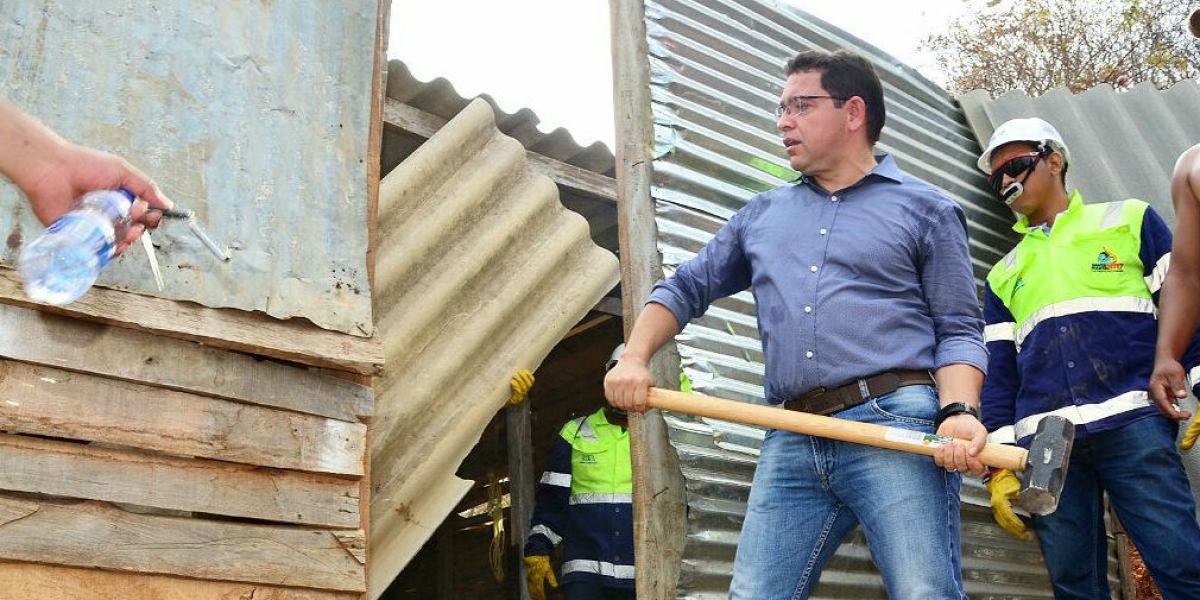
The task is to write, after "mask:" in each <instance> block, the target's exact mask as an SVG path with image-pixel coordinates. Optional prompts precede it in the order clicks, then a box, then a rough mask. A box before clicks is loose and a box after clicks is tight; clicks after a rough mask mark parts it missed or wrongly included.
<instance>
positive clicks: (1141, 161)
mask: <svg viewBox="0 0 1200 600" xmlns="http://www.w3.org/2000/svg"><path fill="white" fill-rule="evenodd" d="M960 101H961V102H962V105H963V108H964V110H966V113H967V115H968V117H969V120H970V122H971V126H972V128H973V129H974V131H975V135H976V139H978V140H980V143H981V144H986V143H987V139H988V138H989V137H991V135H992V131H994V130H995V129H996V127H997V126H998V125H1000V124H1001V123H1003V122H1004V121H1007V120H1009V119H1013V118H1017V117H1041V118H1043V119H1046V120H1047V121H1050V122H1051V123H1053V124H1054V126H1055V127H1056V128H1057V129H1058V132H1059V133H1061V134H1062V136H1063V141H1065V142H1066V143H1067V148H1069V149H1070V150H1071V167H1070V169H1068V170H1067V185H1068V187H1072V188H1079V190H1080V192H1082V193H1083V197H1084V199H1085V200H1086V201H1088V202H1107V201H1110V200H1121V199H1124V198H1139V199H1141V200H1145V201H1146V202H1149V203H1150V205H1151V206H1153V207H1154V208H1155V210H1157V211H1158V212H1159V213H1160V214H1162V216H1163V218H1164V219H1166V220H1167V222H1168V223H1171V224H1172V225H1174V223H1175V209H1174V207H1173V206H1172V204H1171V172H1172V170H1173V169H1174V167H1175V160H1176V159H1177V158H1179V154H1180V153H1181V152H1183V151H1184V150H1186V149H1188V148H1190V147H1191V146H1192V145H1193V144H1196V143H1197V142H1200V118H1197V116H1196V107H1198V106H1200V83H1198V82H1196V81H1184V82H1182V83H1178V84H1176V85H1175V86H1173V87H1171V88H1170V89H1167V90H1162V91H1160V90H1157V89H1155V88H1154V86H1152V85H1149V84H1142V85H1139V86H1137V87H1135V88H1133V89H1130V90H1123V91H1116V90H1114V89H1113V88H1112V87H1110V86H1108V85H1102V86H1098V87H1095V88H1092V89H1090V90H1088V91H1086V92H1084V93H1082V94H1078V95H1072V94H1071V93H1070V92H1068V91H1067V90H1066V89H1065V88H1058V89H1054V90H1051V91H1049V92H1047V93H1046V94H1044V95H1042V96H1039V97H1037V98H1031V97H1029V95H1027V94H1025V93H1024V92H1009V93H1007V94H1005V95H1003V96H1001V97H999V98H997V99H995V100H992V99H991V97H990V96H989V95H988V93H987V92H985V91H982V90H977V91H974V92H971V93H969V94H966V95H964V96H963V97H961V98H960ZM1188 402H1190V403H1193V406H1194V402H1195V399H1189V400H1188ZM1192 410H1193V412H1195V410H1194V409H1192ZM1180 434H1182V428H1181V431H1180ZM1183 461H1184V466H1185V467H1187V471H1188V475H1189V476H1190V478H1191V483H1192V495H1193V496H1196V497H1197V498H1200V452H1197V451H1194V450H1193V451H1192V452H1189V453H1185V454H1184V455H1183ZM1197 519H1200V508H1198V509H1197Z"/></svg>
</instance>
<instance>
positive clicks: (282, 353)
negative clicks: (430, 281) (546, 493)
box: [0, 268, 383, 375]
mask: <svg viewBox="0 0 1200 600" xmlns="http://www.w3.org/2000/svg"><path fill="white" fill-rule="evenodd" d="M0 303H4V304H14V305H17V306H26V307H36V308H37V309H38V310H41V311H46V312H50V313H54V314H59V315H68V316H72V317H78V318H81V319H87V320H89V321H96V322H98V323H111V324H119V325H123V326H125V327H131V328H136V329H140V330H142V331H149V332H152V333H157V334H159V335H165V336H169V337H174V338H179V339H182V340H189V341H193V342H202V343H204V344H207V345H209V346H216V347H218V348H227V349H229V350H238V351H241V352H249V353H251V354H261V355H263V356H270V357H272V358H279V359H283V360H290V361H294V362H298V363H303V364H306V365H313V366H316V367H329V368H332V369H340V370H343V371H353V372H355V373H361V374H364V375H371V374H374V373H378V372H379V371H380V370H381V368H382V365H383V350H382V348H380V346H379V341H378V340H375V339H370V338H360V337H356V336H351V335H345V334H341V333H336V332H331V331H325V330H324V329H321V328H319V327H314V326H312V325H310V324H307V323H304V322H302V321H298V320H292V321H279V320H276V319H272V318H270V317H268V316H266V315H263V314H258V313H249V312H242V311H237V310H219V309H214V308H208V307H205V306H200V305H198V304H191V303H188V302H175V301H173V300H164V299H162V298H152V297H149V296H141V295H137V294H128V293H124V292H117V291H113V290H108V289H104V288H99V287H94V288H92V289H91V291H89V292H88V293H87V294H84V296H83V297H82V298H80V299H79V300H76V301H75V302H72V303H71V304H69V305H67V306H65V307H59V306H49V305H45V304H38V303H37V302H34V301H33V300H30V299H29V297H28V296H26V295H25V292H24V291H23V290H22V287H21V278H20V276H18V275H17V273H16V271H13V270H12V269H6V268H0Z"/></svg>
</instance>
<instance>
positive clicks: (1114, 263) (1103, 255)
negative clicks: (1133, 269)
mask: <svg viewBox="0 0 1200 600" xmlns="http://www.w3.org/2000/svg"><path fill="white" fill-rule="evenodd" d="M1124 270H1125V263H1123V262H1120V261H1119V260H1117V255H1116V254H1113V253H1112V252H1109V251H1108V248H1104V249H1103V250H1101V251H1100V254H1099V255H1098V256H1097V257H1096V262H1094V263H1092V271H1095V272H1098V273H1103V272H1106V271H1113V272H1117V273H1120V272H1122V271H1124Z"/></svg>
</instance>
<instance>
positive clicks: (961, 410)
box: [933, 402, 979, 431]
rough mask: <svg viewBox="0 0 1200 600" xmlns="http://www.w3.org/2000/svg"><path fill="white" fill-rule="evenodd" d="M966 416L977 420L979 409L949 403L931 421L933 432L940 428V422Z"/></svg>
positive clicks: (964, 404)
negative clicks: (962, 415) (956, 416)
mask: <svg viewBox="0 0 1200 600" xmlns="http://www.w3.org/2000/svg"><path fill="white" fill-rule="evenodd" d="M961 414H968V415H971V416H972V417H975V419H976V420H979V409H978V408H975V407H974V406H971V405H970V404H967V403H966V402H951V403H950V404H947V405H945V406H943V407H941V408H940V409H938V411H937V416H936V417H934V419H933V430H934V431H937V430H938V428H940V427H941V426H942V422H943V421H945V420H946V419H949V418H950V417H953V416H954V415H961Z"/></svg>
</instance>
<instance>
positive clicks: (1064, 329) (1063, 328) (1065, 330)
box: [1058, 327, 1067, 333]
mask: <svg viewBox="0 0 1200 600" xmlns="http://www.w3.org/2000/svg"><path fill="white" fill-rule="evenodd" d="M1058 330H1059V331H1061V332H1063V333H1066V332H1067V328H1066V327H1059V328H1058Z"/></svg>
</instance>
